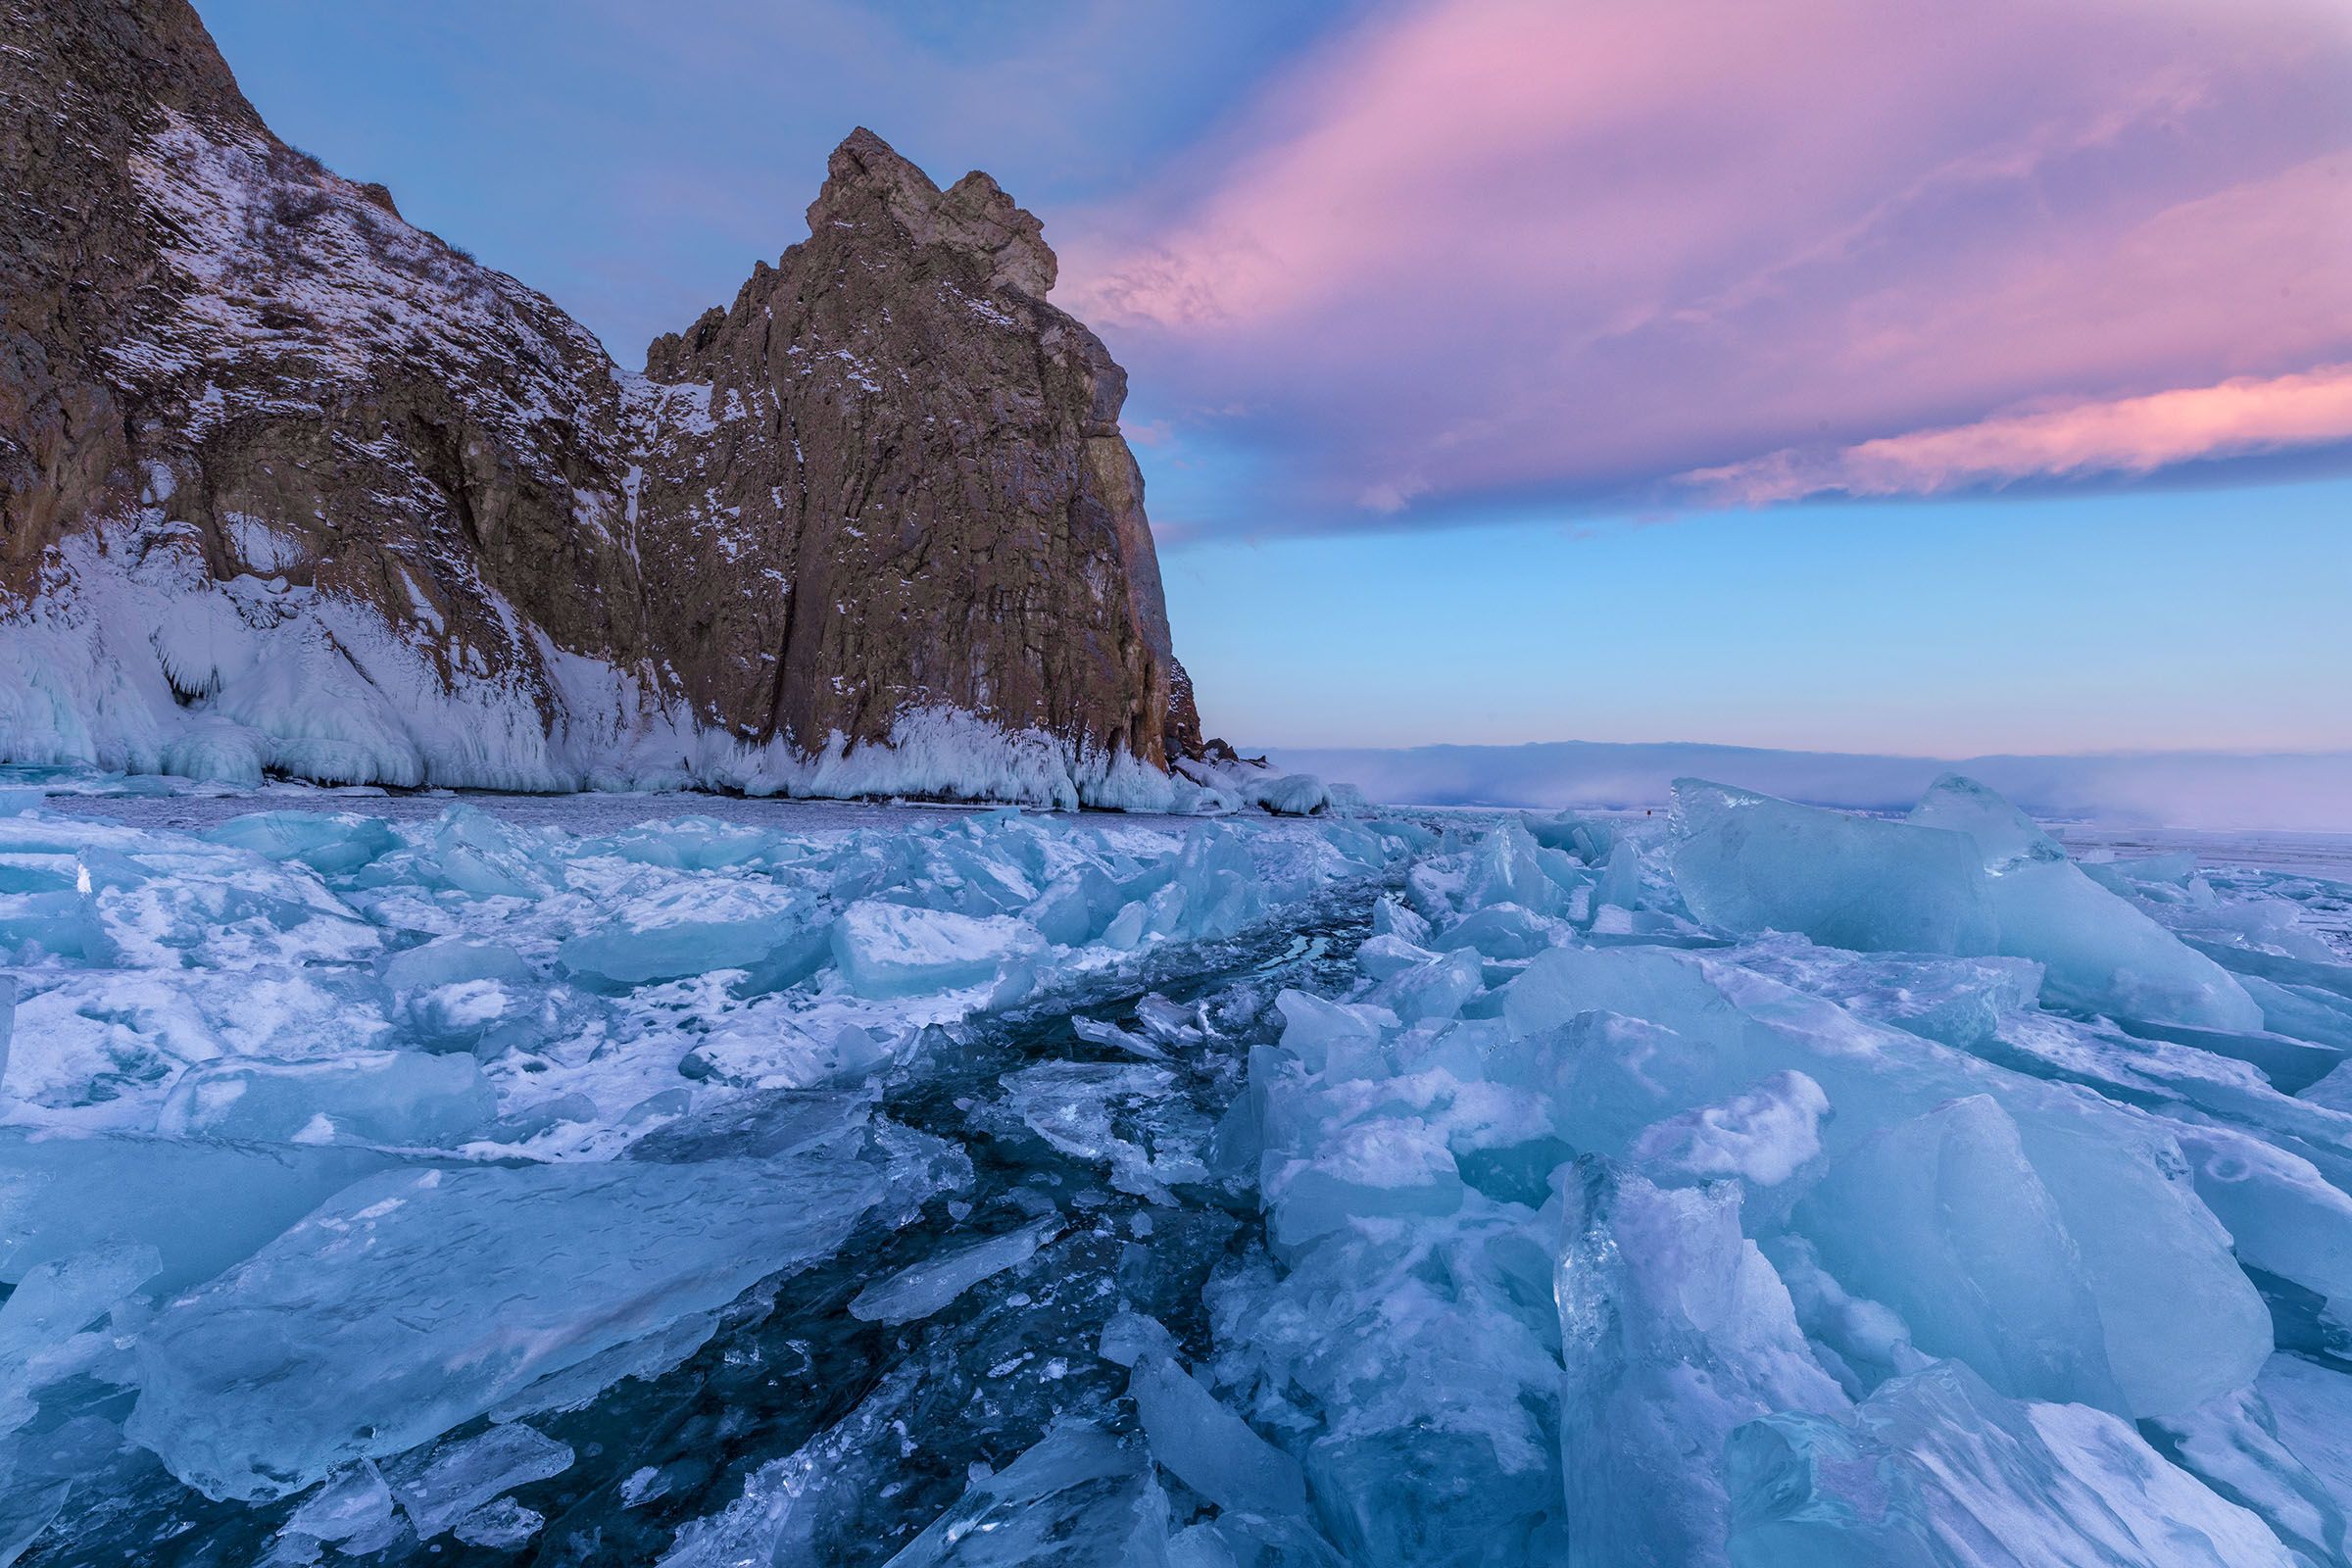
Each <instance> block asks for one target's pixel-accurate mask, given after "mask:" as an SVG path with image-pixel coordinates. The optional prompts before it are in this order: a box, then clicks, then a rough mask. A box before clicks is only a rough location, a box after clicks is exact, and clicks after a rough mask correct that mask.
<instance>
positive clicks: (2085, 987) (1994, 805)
mask: <svg viewBox="0 0 2352 1568" xmlns="http://www.w3.org/2000/svg"><path fill="white" fill-rule="evenodd" d="M1911 821H1912V822H1914V823H1916V824H1919V825H1921V826H1923V827H1929V828H1940V829H1944V830H1946V831H1949V832H1953V833H1959V834H1964V835H1966V836H1967V837H1968V839H1969V840H1970V841H1971V842H1972V843H1973V844H1974V845H1975V846H1976V851H1977V855H1978V857H1979V858H1980V859H1981V860H1982V863H1983V865H1984V868H1985V885H1986V888H1987V890H1988V895H1989V897H1990V899H1991V902H1992V907H1993V912H1994V916H1995V919H1996V921H1997V923H1998V925H1999V930H2000V939H1999V950H1998V951H2000V952H2001V953H2004V954H2009V955H2012V956H2016V957H2021V958H2033V959H2034V960H2036V961H2037V962H2039V963H2040V964H2041V965H2042V968H2043V980H2042V993H2043V995H2044V996H2045V997H2048V998H2050V999H2052V1000H2054V1001H2057V1002H2060V1003H2063V1004H2065V1005H2070V1006H2076V1007H2080V1008H2082V1009H2083V1010H2084V1011H2089V1012H2105V1013H2112V1014H2115V1015H2117V1016H2119V1017H2125V1018H2145V1019H2153V1020H2158V1021H2162V1022H2169V1023H2184V1024H2193V1025H2196V1026H2198V1027H2201V1028H2207V1029H2230V1030H2239V1031H2252V1030H2258V1029H2260V1028H2262V1026H2263V1015H2262V1008H2261V1006H2260V1005H2257V1004H2256V1003H2255V1001H2254V999H2253V998H2252V997H2250V996H2248V995H2246V990H2245V987H2243V986H2241V985H2239V984H2238V983H2237V981H2236V979H2235V978H2233V977H2232V976H2231V975H2230V974H2229V971H2228V970H2226V969H2224V968H2223V967H2222V966H2221V965H2220V964H2218V963H2216V962H2214V961H2213V960H2212V959H2211V958H2208V957H2206V956H2204V955H2203V954H2201V953H2197V952H2195V951H2194V950H2193V949H2191V948H2189V947H2188V946H2187V945H2186V944H2185V943H2183V942H2182V941H2181V940H2180V938H2179V937H2177V936H2174V935H2173V934H2172V933H2171V932H2170V931H2167V930H2166V929H2164V927H2162V926H2160V925H2158V924H2157V923H2156V922H2155V921H2154V920H2151V919H2150V918H2148V916H2147V915H2145V914H2143V913H2141V912H2140V911H2139V910H2138V909H2136V908H2134V907H2132V905H2131V901H2130V900H2128V899H2125V898H2122V897H2120V896H2119V895H2117V894H2115V893H2112V892H2110V891H2108V890H2107V889H2106V888H2103V887H2101V886H2099V884H2098V883H2096V882H2094V881H2092V880H2091V879H2090V878H2089V877H2087V876H2085V875H2084V874H2083V873H2082V867H2080V866H2078V865H2076V864H2075V863H2074V862H2073V861H2072V860H2069V859H2068V858H2066V852H2065V851H2064V850H2062V849H2060V848H2059V847H2058V845H2057V844H2056V843H2055V842H2054V841H2052V840H2051V838H2050V836H2049V835H2048V834H2046V833H2044V832H2042V830H2041V829H2040V828H2039V827H2037V826H2035V825H2034V822H2033V820H2032V819H2031V818H2029V817H2028V816H2027V815H2026V814H2025V813H2024V812H2023V811H2020V810H2019V809H2017V808H2015V807H2014V806H2011V805H2010V804H2009V803H2008V802H2007V801H2004V800H2002V799H2001V798H2000V797H1999V796H1998V795H1995V794H1994V793H1993V792H1992V791H1990V790H1988V789H1986V788H1985V786H1984V785H1982V784H1979V783H1977V782H1976V781H1975V780H1973V779H1966V778H1962V777H1960V776H1959V775H1958V774H1953V773H1947V774H1945V775H1944V776H1943V777H1942V778H1940V779H1938V780H1936V784H1935V786H1934V787H1933V788H1932V789H1930V790H1929V791H1928V793H1927V794H1926V796H1924V797H1923V798H1922V799H1921V801H1920V803H1919V805H1918V806H1917V807H1915V808H1913V809H1912V812H1911Z"/></svg>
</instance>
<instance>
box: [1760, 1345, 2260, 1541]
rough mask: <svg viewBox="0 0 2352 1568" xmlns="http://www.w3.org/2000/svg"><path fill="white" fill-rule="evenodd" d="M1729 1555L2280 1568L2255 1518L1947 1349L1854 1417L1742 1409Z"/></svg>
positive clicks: (2123, 1431)
mask: <svg viewBox="0 0 2352 1568" xmlns="http://www.w3.org/2000/svg"><path fill="white" fill-rule="evenodd" d="M1725 1468H1726V1473H1727V1478H1728V1480H1729V1483H1730V1491H1731V1540H1730V1558H1731V1561H1732V1562H1733V1563H1735V1564H1738V1565H1739V1568H1964V1565H1975V1564H1989V1563H2001V1564H2012V1563H2014V1564H2019V1565H2025V1564H2032V1565H2034V1568H2114V1565H2117V1564H2126V1563H2145V1564H2162V1565H2163V1568H2292V1565H2293V1559H2292V1558H2291V1557H2290V1556H2289V1555H2288V1553H2287V1551H2286V1548H2285V1547H2284V1546H2282V1545H2280V1544H2279V1543H2278V1538H2277V1537H2276V1536H2274V1535H2273V1534H2272V1533H2271V1532H2270V1531H2269V1530H2268V1529H2267V1528H2265V1527H2264V1525H2263V1523H2262V1521H2261V1519H2259V1518H2258V1517H2256V1516H2255V1515H2254V1514H2252V1513H2250V1512H2248V1511H2247V1510H2246V1509H2244V1508H2241V1507H2238V1506H2237V1505H2236V1504H2234V1503H2231V1502H2229V1501H2227V1500H2225V1499H2224V1498H2222V1497H2220V1496H2217V1495H2215V1494H2214V1493H2212V1492H2211V1491H2209V1490H2207V1489H2206V1488H2205V1487H2204V1486H2202V1485H2201V1484H2199V1483H2198V1482H2197V1481H2196V1480H2195V1478H2193V1477H2192V1476H2190V1475H2188V1474H2187V1473H2186V1472H2184V1471H2181V1470H2179V1469H2176V1468H2175V1467H2173V1466H2172V1465H2170V1464H2168V1463H2166V1462H2165V1460H2164V1459H2163V1457H2162V1456H2160V1455H2159V1454H2158V1453H2157V1452H2156V1451H2155V1450H2154V1449H2153V1448H2150V1447H2149V1446H2147V1444H2146V1443H2145V1442H2144V1441H2142V1439H2141V1438H2140V1436H2139V1434H2138V1433H2136V1432H2134V1431H2133V1430H2132V1429H2131V1427H2130V1426H2128V1425H2126V1424H2125V1423H2124V1422H2122V1421H2120V1420H2118V1419H2117V1418H2116V1417H2114V1416H2112V1415H2109V1414H2107V1413H2106V1412H2105V1411H2101V1410H2093V1409H2090V1408H2088V1407H2087V1406H2084V1405H2074V1404H2037V1403H2028V1402H2023V1401H2019V1400H2012V1399H2006V1398H2003V1397H2001V1396H2000V1395H1998V1394H1995V1393H1994V1392H1993V1391H1992V1390H1991V1389H1989V1388H1987V1387H1986V1386H1985V1381H1984V1379H1982V1378H1980V1377H1978V1376H1977V1375H1976V1374H1975V1373H1973V1372H1971V1371H1970V1370H1969V1369H1968V1368H1967V1367H1965V1366H1963V1365H1961V1364H1959V1363H1957V1362H1952V1361H1942V1362H1937V1363H1936V1365H1934V1366H1932V1367H1929V1368H1928V1369H1926V1370H1925V1371H1921V1372H1916V1373H1912V1374H1909V1375H1907V1376H1904V1377H1899V1378H1895V1379H1892V1380H1891V1381H1889V1382H1887V1384H1885V1385H1884V1386H1882V1387H1881V1388H1880V1389H1879V1391H1878V1392H1877V1393H1876V1394H1873V1395H1872V1396H1871V1397H1870V1398H1868V1399H1867V1400H1865V1401H1863V1403H1862V1404H1860V1405H1859V1406H1857V1407H1856V1408H1855V1410H1854V1411H1853V1413H1852V1415H1851V1416H1850V1417H1846V1418H1842V1419H1841V1418H1838V1417H1836V1416H1833V1415H1828V1414H1810V1413H1805V1412H1801V1411H1789V1412H1782V1413H1777V1414H1774V1415H1770V1416H1766V1417H1763V1418H1761V1419H1759V1420H1756V1421H1753V1422H1750V1423H1748V1424H1746V1425H1744V1426H1742V1427H1740V1429H1739V1430H1738V1431H1736V1432H1734V1433H1733V1434H1732V1435H1731V1441H1730V1442H1729V1444H1728V1445H1727V1446H1726V1449H1725Z"/></svg>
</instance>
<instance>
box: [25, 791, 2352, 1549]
mask: <svg viewBox="0 0 2352 1568" xmlns="http://www.w3.org/2000/svg"><path fill="white" fill-rule="evenodd" d="M0 773H5V775H6V776H0V977H4V979H0V986H4V987H5V991H4V992H0V995H10V996H13V998H14V1005H13V1025H12V1026H11V1027H9V1028H8V1030H7V1032H6V1033H7V1039H6V1044H7V1053H6V1061H5V1067H4V1069H0V1283H4V1284H5V1285H6V1286H7V1287H8V1288H9V1294H8V1296H7V1298H6V1299H5V1300H4V1301H0V1351H4V1353H0V1560H5V1559H6V1558H7V1557H8V1556H9V1555H10V1554H12V1553H22V1556H21V1559H20V1560H23V1561H26V1562H32V1563H40V1564H81V1563H102V1562H103V1563H118V1562H123V1561H140V1562H172V1563H218V1564H223V1565H226V1564H238V1565H243V1564H252V1563H288V1564H311V1563H336V1562H341V1561H344V1560H347V1559H348V1560H351V1561H354V1562H366V1563H396V1562H425V1561H430V1562H433V1563H436V1564H447V1563H475V1562H479V1563H508V1562H532V1563H539V1564H549V1565H554V1564H581V1565H586V1564H599V1563H614V1562H662V1563H668V1564H673V1565H676V1568H702V1565H711V1568H717V1565H721V1564H726V1565H734V1564H747V1563H753V1564H768V1563H778V1564H783V1563H794V1564H797V1563H808V1562H827V1563H835V1562H838V1563H851V1564H867V1563H871V1564H881V1563H886V1562H897V1563H900V1564H904V1565H908V1568H913V1565H920V1564H931V1563H948V1562H955V1563H965V1564H983V1563H986V1564H995V1563H1014V1562H1035V1561H1056V1562H1065V1563H1103V1564H1114V1563H1121V1564H1127V1563H1167V1564H1223V1563H1299V1564H1311V1563H1335V1562H1347V1563H1366V1564H1387V1563H1407V1562H1411V1563H1423V1562H1438V1563H1462V1564H1496V1565H1500V1564H1506V1563H1520V1562H1531V1561H1565V1560H1578V1561H1593V1562H1627V1561H1644V1560H1646V1561H1659V1562H1676V1563H1681V1562H1691V1563H1710V1562H1712V1563H1728V1562H1731V1561H1734V1560H1737V1561H1738V1562H1739V1563H1740V1564H1742V1565H1757V1564H1761V1565H1777V1564H1784V1563H1786V1564H1791V1565H1793V1564H1799V1563H1803V1564H1812V1563H1819V1562H1826V1561H1854V1562H1862V1561H1871V1562H1880V1561H1889V1562H1891V1561H1906V1562H1909V1561H1916V1562H1946V1561H1950V1562H1960V1561H1980V1560H2015V1561H2021V1562H2024V1561H2030V1562H2036V1563H2040V1562H2081V1563H2092V1562H2098V1563H2130V1562H2147V1563H2162V1564H2166V1565H2171V1564H2177V1563H2213V1564H2230V1565H2232V1568H2234V1565H2238V1564H2246V1563H2272V1564H2280V1565H2284V1564H2287V1563H2292V1562H2301V1563H2319V1562H2337V1561H2342V1560H2344V1549H2345V1530H2346V1526H2345V1520H2346V1510H2347V1508H2352V1459H2347V1458H2346V1457H2345V1456H2346V1455H2347V1454H2348V1453H2352V1360H2347V1359H2346V1357H2348V1356H2352V1315H2348V1314H2352V1263H2347V1261H2346V1260H2347V1259H2352V1197H2348V1196H2347V1185H2348V1184H2352V1073H2347V1072H2345V1071H2339V1064H2340V1063H2341V1062H2342V1061H2343V1059H2344V1058H2345V1057H2346V1056H2347V1055H2352V937H2348V935H2347V930H2348V927H2347V909H2348V908H2352V840H2345V839H2339V838H2329V837H2326V836H2321V835H2309V834H2262V833H2232V834H2228V835H2211V834H2194V833H2181V832H2174V831H2163V832H2148V831H2142V830H2123V829H2108V828H2092V827H2084V826H2079V825H2065V826H2061V827H2059V828H2057V829H2056V830H2055V835H2056V836H2055V837H2054V838H2053V837H2052V836H2049V835H2045V834H2044V833H2043V832H2042V831H2041V830H2040V829H2038V828H2036V827H2035V826H2034V824H2032V823H2030V822H2027V821H2026V820H2024V819H2023V818H2021V817H2018V816H2017V815H2016V814H2015V813H2013V812H2010V811H2009V810H2008V809H2007V808H2006V807H2005V806H2004V805H2003V804H2002V803H2001V802H2000V801H1999V800H1998V799H1997V797H1992V796H1990V795H1988V794H1986V793H1985V792H1981V791H1975V790H1971V789H1969V788H1967V787H1964V786H1951V787H1939V788H1938V789H1937V790H1936V791H1933V792H1931V794H1930V796H1929V797H1928V798H1927V799H1926V800H1925V801H1923V802H1922V804H1921V806H1920V809H1918V810H1917V811H1915V812H1914V813H1912V816H1911V818H1910V819H1908V820H1905V819H1895V818H1886V817H1862V816H1851V815H1845V814H1841V813H1837V812H1830V811H1819V810H1812V809H1806V808H1802V807H1793V806H1789V805H1786V804H1784V803H1778V802H1773V801H1769V800H1766V799H1763V798H1760V797H1753V796H1747V795H1744V794H1741V793H1740V792H1739V791H1737V790H1726V789H1721V788H1718V787H1711V786H1699V785H1692V786H1690V787H1689V788H1687V789H1686V790H1685V792H1684V794H1683V797H1682V798H1681V800H1680V801H1679V803H1678V805H1679V808H1680V809H1679V812H1677V813H1676V814H1674V815H1673V816H1671V817H1670V815H1669V813H1668V812H1667V811H1665V810H1663V809H1660V810H1657V811H1656V812H1655V813H1654V814H1646V813H1643V812H1623V813H1614V814H1609V815H1595V814H1588V815H1583V816H1574V815H1557V816H1551V815H1537V816H1533V817H1522V816H1521V815H1520V814H1519V813H1516V812H1473V811H1451V810H1447V811H1409V812H1397V813H1392V814H1383V813H1380V812H1377V811H1376V812H1374V813H1372V814H1370V815H1368V816H1364V817H1360V818H1351V819H1345V820H1325V819H1314V820H1295V819H1279V820H1278V819H1272V818H1267V817H1263V816H1255V815H1252V816H1248V817H1240V818H1227V819H1219V820H1203V819H1199V818H1183V819H1179V818H1150V817H1124V816H1116V815H1100V814H1090V815H1085V816H1054V815H1043V814H1037V813H1026V814H1024V813H1010V812H996V811H982V810H974V809H958V808H939V807H925V806H859V805H846V804H840V803H816V802H794V801H775V800H738V799H727V798H717V797H686V796H588V797H529V796H468V797H466V798H464V799H462V800H461V799H456V798H451V797H445V796H428V795H409V796H385V795H380V794H374V793H364V792H334V791H320V790H306V789H293V788H279V789H269V790H264V791H260V792H255V793H250V794H225V793H193V794H191V793H177V794H172V793H156V794H126V793H123V790H124V789H125V788H126V787H127V788H128V789H131V790H139V789H146V788H150V786H146V785H142V784H138V783H131V784H129V785H127V786H125V785H123V784H120V783H113V782H108V781H94V780H89V779H80V780H55V779H51V780H46V781H45V782H48V783H51V784H58V785H62V786H63V787H65V788H68V789H73V790H79V791H81V792H82V793H78V794H64V795H51V796H47V797H45V798H42V799H40V800H38V801H37V802H36V801H35V800H34V798H33V797H32V796H31V795H29V794H27V793H17V794H8V793H6V792H8V791H9V790H10V789H11V787H12V783H13V784H14V786H16V787H17V788H19V789H20V791H21V790H22V787H23V786H24V785H25V783H28V782H44V781H43V780H41V779H39V778H38V777H37V776H36V775H34V774H32V773H30V772H29V771H28V770H0ZM93 792H110V793H93ZM25 806H33V807H34V809H31V810H29V811H23V810H20V808H23V807H25ZM2061 845H2063V850H2062V849H2061ZM2070 856H2071V858H2070ZM2001 1552H2005V1553H2007V1554H2008V1555H2007V1557H2006V1558H2002V1557H2000V1556H1999V1555H1998V1553H2001ZM1972 1554H1973V1555H1972Z"/></svg>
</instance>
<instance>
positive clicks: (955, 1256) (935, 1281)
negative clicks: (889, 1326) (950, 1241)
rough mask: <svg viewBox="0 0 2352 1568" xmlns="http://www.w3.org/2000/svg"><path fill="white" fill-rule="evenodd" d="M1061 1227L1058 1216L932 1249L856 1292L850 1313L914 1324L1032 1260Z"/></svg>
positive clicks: (864, 1318) (873, 1320)
mask: <svg viewBox="0 0 2352 1568" xmlns="http://www.w3.org/2000/svg"><path fill="white" fill-rule="evenodd" d="M1059 1228H1060V1222H1059V1221H1058V1220H1051V1219H1046V1220H1039V1221H1037V1222H1036V1223H1035V1224H1031V1225H1024V1226H1022V1227H1021V1228H1020V1229H1019V1230H1016V1231H1008V1232H1006V1233H1005V1235H1003V1236H992V1237H989V1238H988V1239H987V1240H986V1241H980V1242H971V1243H967V1244H966V1245H964V1246H962V1247H956V1248H948V1249H944V1250H940V1251H937V1252H933V1253H932V1254H931V1255H930V1256H928V1257H925V1258H922V1259H921V1260H919V1261H917V1262H913V1263H909V1264H907V1266H906V1267H905V1268H903V1269H901V1270H899V1272H897V1273H896V1274H893V1275H891V1276H889V1277H888V1278H886V1279H881V1280H877V1281H875V1282H874V1283H873V1284H871V1285H868V1286H867V1287H866V1288H865V1289H863V1290H861V1291H859V1292H858V1294H857V1295H856V1296H854V1297H852V1298H851V1299H850V1315H851V1316H852V1317H854V1318H858V1319H859V1320H861V1321H863V1322H867V1323H911V1322H913V1321H915V1320H916V1319H917V1318H926V1317H929V1316H930V1315H931V1314H932V1313H934V1312H937V1311H939V1310H940V1309H941V1308H943V1307H945V1306H946V1305H948V1303H950V1302H951V1301H953V1300H955V1299H956V1298H957V1297H958V1296H961V1295H962V1294H963V1293H964V1292H965V1291H968V1290H970V1289H971V1288H972V1287H973V1286H975V1285H977V1284H979V1283H980V1282H981V1281H982V1280H985V1279H988V1278H990V1277H991V1276H993V1275H997V1274H1002V1273H1003V1272H1005V1270H1006V1269H1008V1268H1014V1267H1017V1266H1018V1265H1020V1264H1022V1263H1025V1262H1027V1261H1028V1260H1029V1259H1030V1258H1031V1257H1032V1256H1034V1255H1035V1254H1036V1252H1037V1250H1038V1248H1039V1247H1041V1246H1043V1245H1044V1244H1045V1243H1046V1242H1047V1241H1049V1240H1051V1239H1052V1237H1053V1235H1054V1232H1055V1231H1056V1230H1058V1229H1059Z"/></svg>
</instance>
